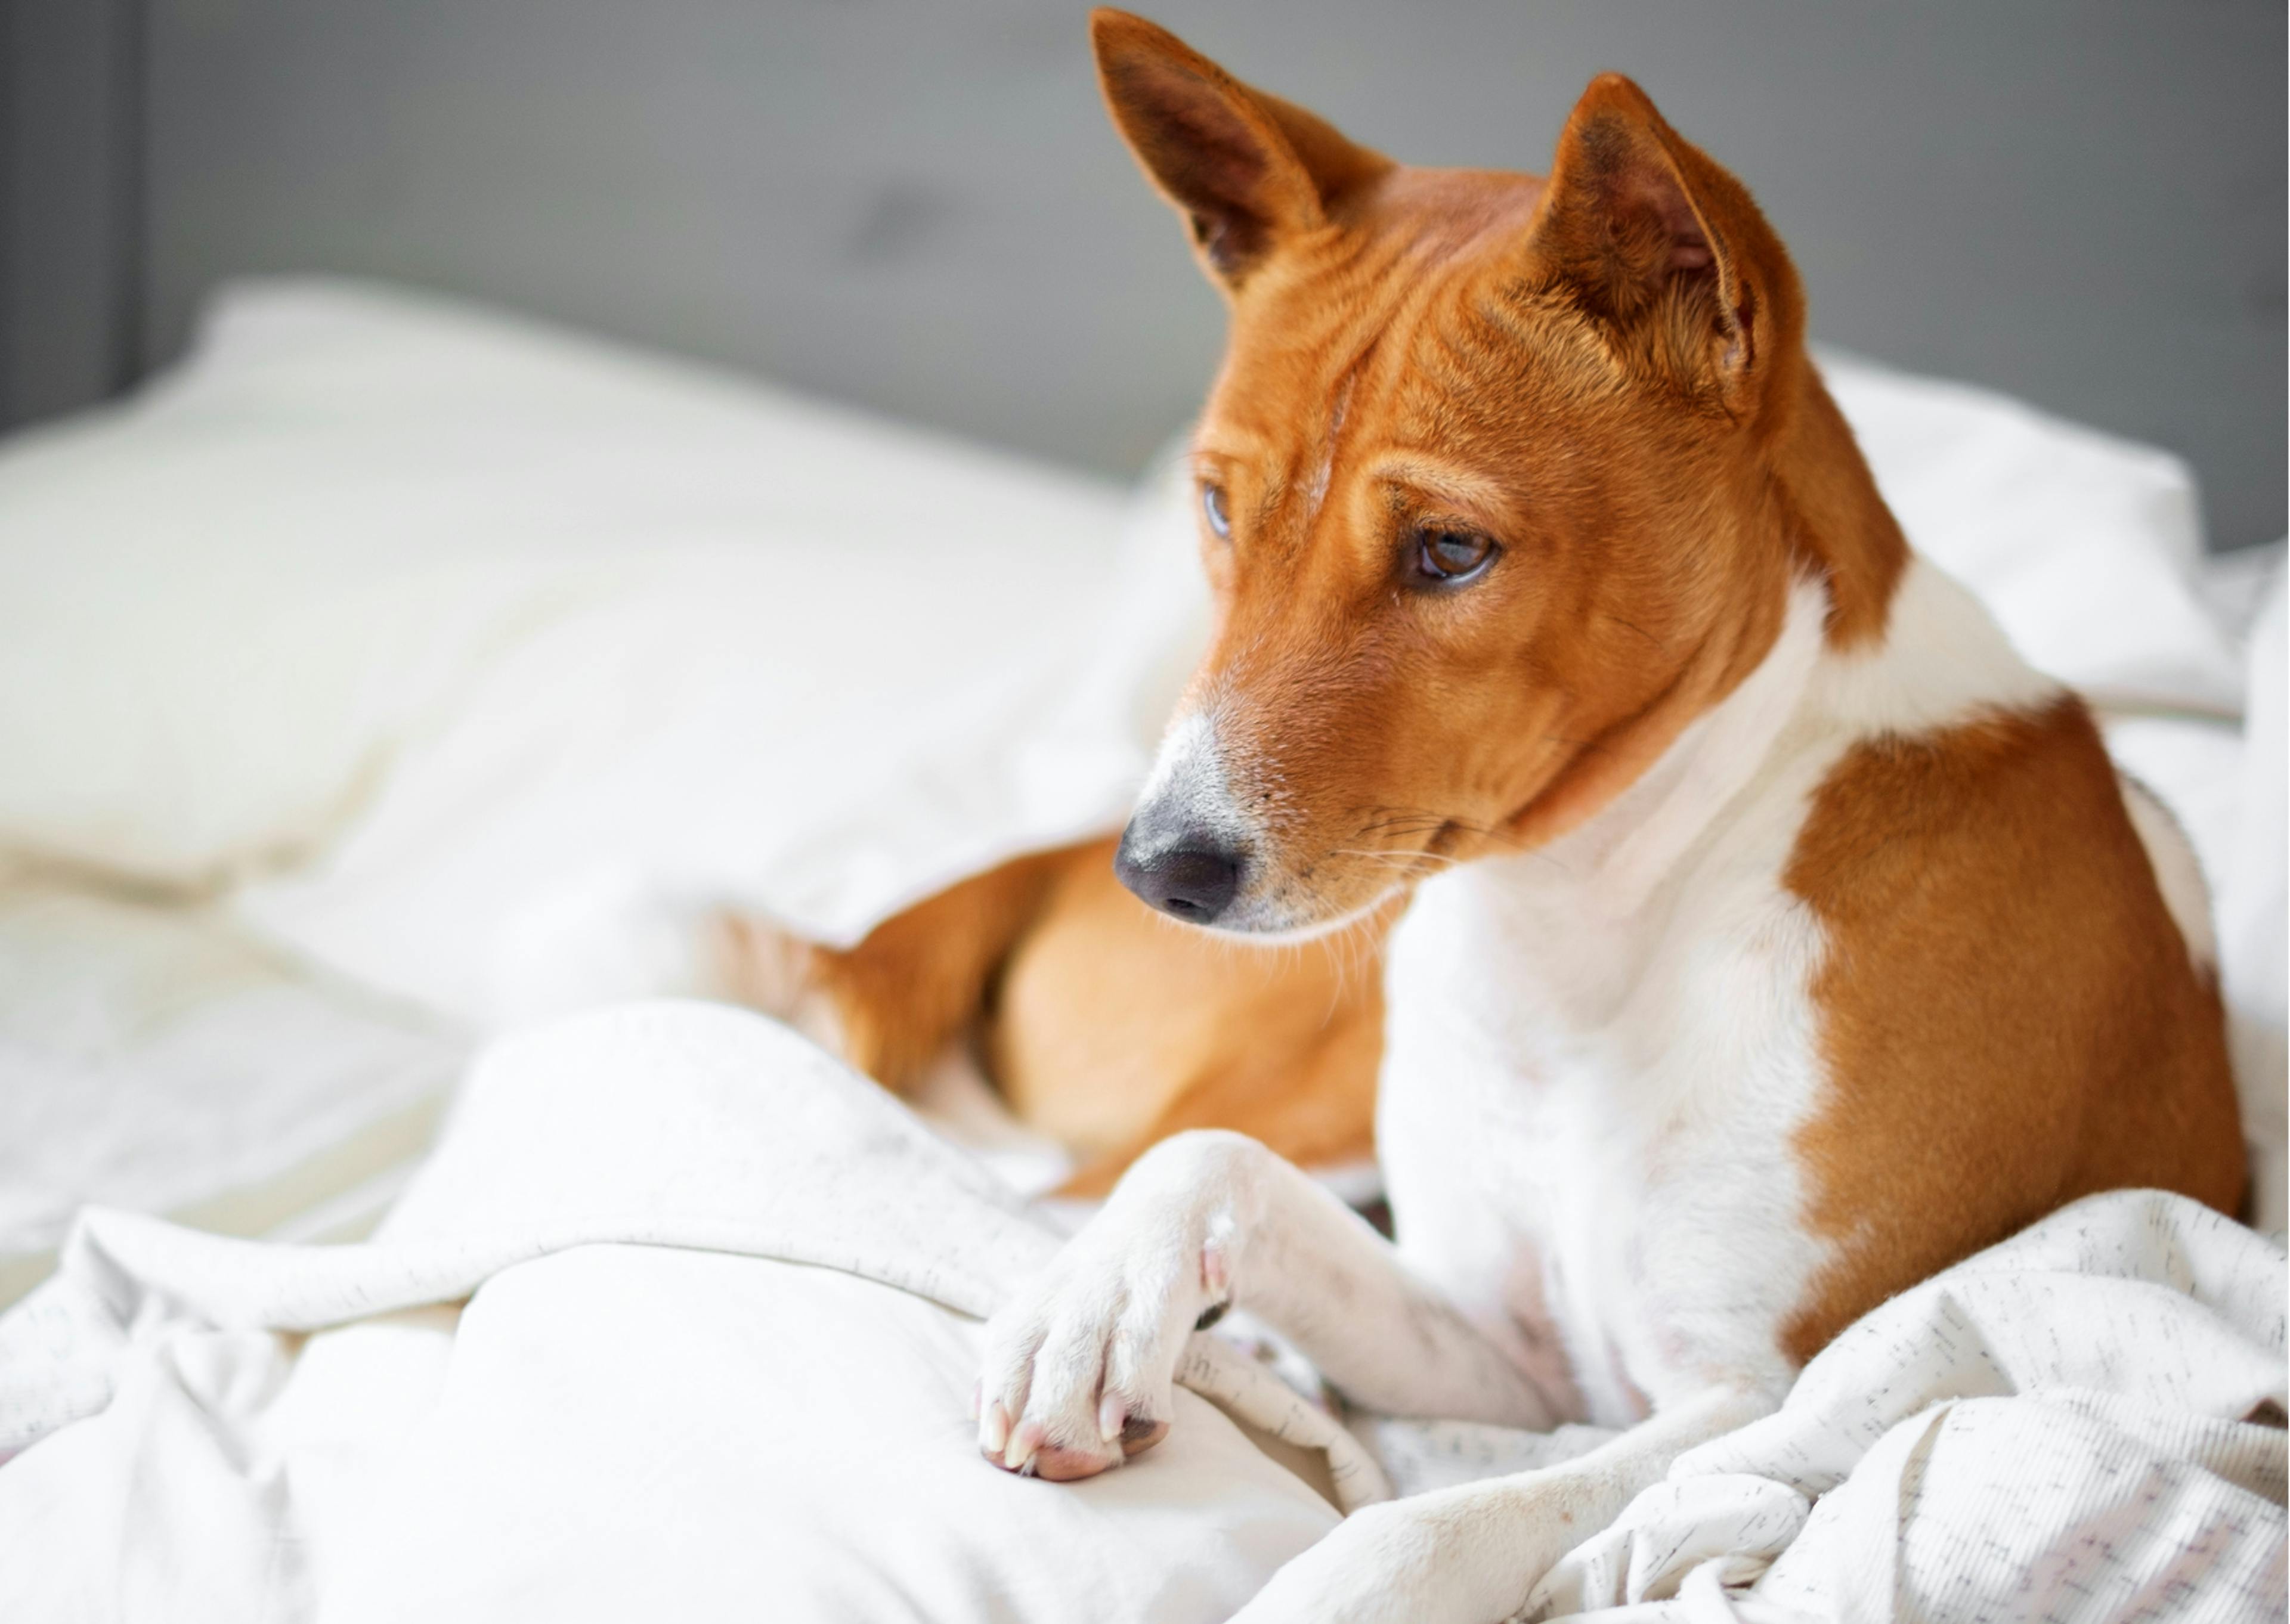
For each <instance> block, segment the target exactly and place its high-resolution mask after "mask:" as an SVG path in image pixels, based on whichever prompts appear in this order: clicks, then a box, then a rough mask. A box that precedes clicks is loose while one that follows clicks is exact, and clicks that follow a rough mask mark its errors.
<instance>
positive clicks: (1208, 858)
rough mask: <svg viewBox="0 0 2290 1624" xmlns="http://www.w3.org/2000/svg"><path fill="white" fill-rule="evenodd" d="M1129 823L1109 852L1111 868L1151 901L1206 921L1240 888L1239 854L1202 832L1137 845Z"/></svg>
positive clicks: (1180, 916)
mask: <svg viewBox="0 0 2290 1624" xmlns="http://www.w3.org/2000/svg"><path fill="white" fill-rule="evenodd" d="M1143 845H1144V843H1143V842H1141V840H1139V838H1138V836H1137V826H1136V825H1135V824H1131V825H1130V827H1129V830H1128V832H1127V833H1126V834H1125V835H1124V836H1122V838H1121V850H1120V851H1119V852H1117V853H1115V855H1114V859H1113V872H1114V873H1115V875H1116V876H1118V877H1119V879H1120V881H1121V883H1122V884H1124V885H1126V886H1127V887H1129V889H1130V890H1132V891H1133V892H1136V893H1137V894H1138V895H1139V896H1140V897H1142V898H1143V899H1144V900H1146V901H1147V902H1148V903H1149V904H1150V905H1151V906H1153V907H1155V908H1159V909H1160V910H1161V911H1162V912H1163V913H1165V914H1167V915H1168V916H1171V917H1172V918H1175V919H1181V920H1183V921H1184V922H1185V923H1186V924H1210V923H1211V922H1213V920H1214V919H1215V918H1216V916H1218V915H1219V914H1221V913H1222V912H1224V910H1225V908H1226V907H1227V906H1228V905H1229V903H1230V902H1231V901H1232V899H1233V893H1234V892H1237V891H1238V890H1239V889H1240V865H1241V858H1240V854H1239V853H1238V852H1232V851H1229V850H1227V849H1226V848H1225V847H1224V846H1223V845H1222V844H1221V843H1220V842H1218V841H1216V840H1214V839H1212V838H1207V837H1198V836H1196V837H1189V838H1185V839H1181V840H1177V841H1174V842H1171V843H1169V844H1155V845H1154V846H1153V848H1152V849H1150V850H1142V849H1141V848H1142V847H1143Z"/></svg>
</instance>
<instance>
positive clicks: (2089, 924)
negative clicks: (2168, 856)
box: [1785, 699, 2246, 1360]
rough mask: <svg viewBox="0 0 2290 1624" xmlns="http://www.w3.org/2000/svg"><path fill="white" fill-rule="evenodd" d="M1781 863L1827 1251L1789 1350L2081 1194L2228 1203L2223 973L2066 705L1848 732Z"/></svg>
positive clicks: (1806, 1146) (2235, 1135)
mask: <svg viewBox="0 0 2290 1624" xmlns="http://www.w3.org/2000/svg"><path fill="white" fill-rule="evenodd" d="M1785 881H1786V884H1788V886H1789V888H1790V891H1791V892H1794V893H1795V894H1797V895H1798V896H1799V897H1802V898H1803V899H1804V900H1805V901H1806V905H1807V906H1808V907H1810V908H1812V909H1813V911H1814V915H1815V916H1817V917H1818V918H1819V919H1820V921H1821V924H1822V929H1823V931H1824V932H1825V933H1826V935H1827V938H1828V957H1827V962H1826V965H1825V968H1824V969H1823V970H1822V973H1821V975H1820V977H1819V979H1818V980H1816V982H1815V984H1814V1002H1815V1004H1816V1005H1817V1007H1818V1008H1819V1009H1820V1011H1821V1020H1822V1034H1821V1036H1822V1059H1823V1060H1825V1061H1826V1063H1827V1070H1828V1075H1829V1083H1828V1088H1827V1093H1826V1100H1825V1103H1824V1105H1823V1106H1822V1112H1821V1115H1820V1116H1818V1117H1817V1118H1816V1119H1815V1120H1814V1122H1813V1123H1812V1124H1809V1125H1808V1126H1807V1127H1806V1129H1805V1130H1804V1132H1802V1133H1801V1134H1800V1136H1799V1138H1798V1151H1799V1154H1800V1155H1801V1156H1802V1157H1803V1159H1804V1162H1805V1164H1806V1168H1807V1170H1808V1172H1809V1173H1810V1174H1811V1180H1810V1182H1811V1183H1812V1186H1813V1189H1814V1196H1813V1200H1812V1204H1811V1212H1810V1214H1809V1216H1810V1218H1811V1220H1812V1225H1813V1227H1814V1229H1815V1230H1816V1232H1818V1233H1820V1234H1822V1235H1825V1236H1828V1237H1830V1239H1831V1240H1832V1241H1834V1242H1835V1243H1836V1244H1838V1246H1840V1247H1841V1248H1842V1249H1843V1255H1842V1256H1841V1258H1840V1259H1839V1260H1838V1262H1837V1263H1836V1264H1835V1265H1833V1266H1832V1267H1831V1268H1829V1269H1828V1270H1826V1271H1824V1273H1823V1274H1822V1276H1821V1277H1820V1278H1819V1279H1818V1280H1817V1281H1816V1282H1815V1284H1814V1298H1813V1300H1811V1301H1810V1302H1808V1303H1806V1305H1805V1307H1804V1308H1803V1309H1802V1310H1801V1311H1800V1312H1799V1314H1798V1316H1797V1317H1796V1319H1795V1320H1794V1321H1793V1322H1792V1323H1791V1324H1790V1325H1789V1327H1788V1328H1787V1331H1786V1333H1785V1335H1786V1343H1787V1347H1788V1348H1789V1351H1790V1354H1791V1355H1792V1356H1794V1357H1796V1358H1798V1359H1799V1360H1803V1359H1807V1358H1810V1357H1811V1356H1813V1355H1814V1353H1815V1352H1816V1351H1818V1350H1819V1349H1820V1348H1822V1346H1823V1345H1825V1344H1826V1343H1827V1342H1828V1341H1829V1340H1830V1338H1831V1337H1832V1336H1834V1335H1836V1333H1837V1332H1838V1331H1840V1330H1842V1329H1843V1328H1844V1327H1845V1326H1846V1325H1847V1324H1851V1323H1852V1322H1853V1321H1854V1320H1855V1319H1857V1318H1859V1317H1860V1316H1862V1314H1864V1313H1866V1312H1867V1311H1868V1310H1869V1309H1870V1308H1874V1307H1875V1306H1876V1305H1877V1304H1878V1303H1879V1302H1881V1301H1883V1300H1885V1299H1886V1297H1888V1296H1890V1295H1891V1294H1892V1293H1893V1292H1897V1291H1900V1290H1902V1288H1903V1287H1906V1286H1909V1285H1911V1284H1915V1283H1916V1282H1917V1281H1919V1280H1922V1279H1924V1278H1926V1276H1929V1275H1932V1274H1934V1273H1936V1272H1937V1271H1939V1270H1940V1269H1941V1268H1944V1267H1946V1266H1947V1265H1948V1264H1950V1263H1952V1262H1954V1261H1955V1260H1957V1259H1958V1258H1961V1257H1964V1256H1966V1255H1967V1254H1969V1253H1971V1252H1976V1251H1978V1250H1979V1249H1980V1248H1982V1247H1983V1246H1986V1245H1989V1244H1991V1243H1993V1242H1996V1241H1999V1240H2002V1239H2003V1238H2004V1237H2005V1236H2008V1235H2010V1234H2012V1233H2013V1232H2014V1231H2015V1230H2017V1229H2019V1228H2022V1227H2024V1226H2025V1225H2027V1224H2029V1223H2030V1222H2032V1221H2034V1220H2036V1219H2038V1218H2040V1217H2042V1216H2043V1215H2044V1214H2045V1213H2046V1212H2051V1211H2052V1210H2053V1209H2054V1208H2055V1207H2059V1206H2062V1205H2063V1204H2066V1203H2068V1202H2070V1201H2072V1200H2074V1199H2075V1198H2076V1197H2078V1196H2086V1195H2089V1194H2091V1193H2092V1192H2094V1191H2095V1190H2104V1189H2116V1188H2126V1187H2136V1186H2152V1187H2155V1188H2162V1189H2174V1190H2180V1191H2182V1192H2184V1193H2185V1194H2187V1195H2190V1196H2194V1197H2196V1198H2197V1199H2198V1200H2200V1201H2203V1202H2206V1203H2207V1204H2210V1205H2212V1206H2214V1207H2216V1208H2217V1209H2218V1210H2219V1211H2221V1212H2234V1211H2235V1210H2236V1209H2237V1208H2238V1206H2239V1204H2241V1201H2242V1196H2243V1185H2244V1180H2245V1176H2246V1175H2245V1168H2244V1159H2243V1149H2242V1138H2241V1134H2240V1132H2239V1129H2238V1124H2237V1110H2236V1103H2235V1093H2234V1082H2233V1078H2232V1076H2231V1075H2230V1072H2229V1071H2228V1068H2227V1056H2226V1044H2225V1034H2224V1025H2223V1018H2222V1014H2221V1012H2220V1006H2219V998H2218V992H2217V988H2216V986H2215V984H2214V978H2213V977H2212V976H2211V975H2210V974H2209V973H2208V972H2206V971H2205V970H2202V969H2200V968H2198V966H2197V965H2196V964H2194V963H2193V962H2192V961H2191V960H2190V958H2189V956H2188V953H2187V949H2186V946H2185V944H2184V943H2183V942H2182V940H2181V938H2180V935H2179V931H2178V927H2177V925H2175V924H2174V923H2173V922H2172V920H2171V917H2170V915H2169V913H2168V911H2167V910H2166V908H2165V907H2164V903H2163V896H2162V892H2161V891H2160V889H2159V888H2158V885H2157V883H2156V880H2155V876H2154V870H2153V868H2152V866H2151V864H2150V861H2149V860H2148V856H2147V852H2146V851H2145V849H2144V848H2143V847H2142V845H2141V844H2140V842H2139V837H2138V836H2137V834H2136V833H2134V830H2133V829H2132V827H2131V821H2130V819H2129V817H2128V816H2127V815H2126V813H2125V812H2124V809H2123V797H2122V794H2121V791H2120V789H2119V788H2118V785H2117V780H2116V775H2115V768H2114V765H2113V764H2112V763H2110V761H2109V760H2108V758H2107V752H2106V748H2105V747H2104V746H2103V745H2102V743H2101V741H2100V738H2099V733H2098V730H2097V729H2095V728H2094V726H2093V725H2092V722H2091V717H2090V715H2089V714H2088V713H2087V712H2086V710H2085V708H2084V707H2083V705H2082V703H2081V701H2079V700H2073V699H2062V700H2061V701H2060V702H2059V703H2058V704H2057V705H2055V706H2054V707H2052V708H2050V709H2049V710H2047V711H2045V712H2043V713H2041V714H2038V715H2035V716H2001V717H1998V718H1996V719H1995V720H1992V721H1987V722H1980V723H1974V724H1970V725H1967V726H1964V727H1958V728H1953V729H1950V730H1949V731H1947V732H1941V733H1935V734H1930V735H1926V736H1925V737H1922V738H1918V739H1912V740H1911V739H1888V740H1883V741H1881V742H1878V743H1872V744H1865V745H1862V747H1861V748H1858V749H1857V750H1855V751H1854V752H1853V753H1852V755H1851V756H1848V757H1847V758H1846V760H1845V761H1844V762H1843V763H1842V764H1840V765H1839V766H1838V769H1837V770H1836V772H1834V773H1832V774H1831V775H1830V780H1829V781H1828V782H1827V783H1826V784H1824V785H1823V786H1822V789H1821V792H1820V794H1819V796H1817V798H1816V800H1815V803H1814V811H1813V815H1812V817H1811V818H1810V819H1809V820H1807V821H1806V826H1805V828H1804V830H1803V832H1802V833H1801V834H1800V835H1799V836H1798V843H1797V847H1796V850H1795V852H1793V853H1792V856H1791V860H1790V867H1789V870H1788V873H1787V875H1786V876H1785Z"/></svg>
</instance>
